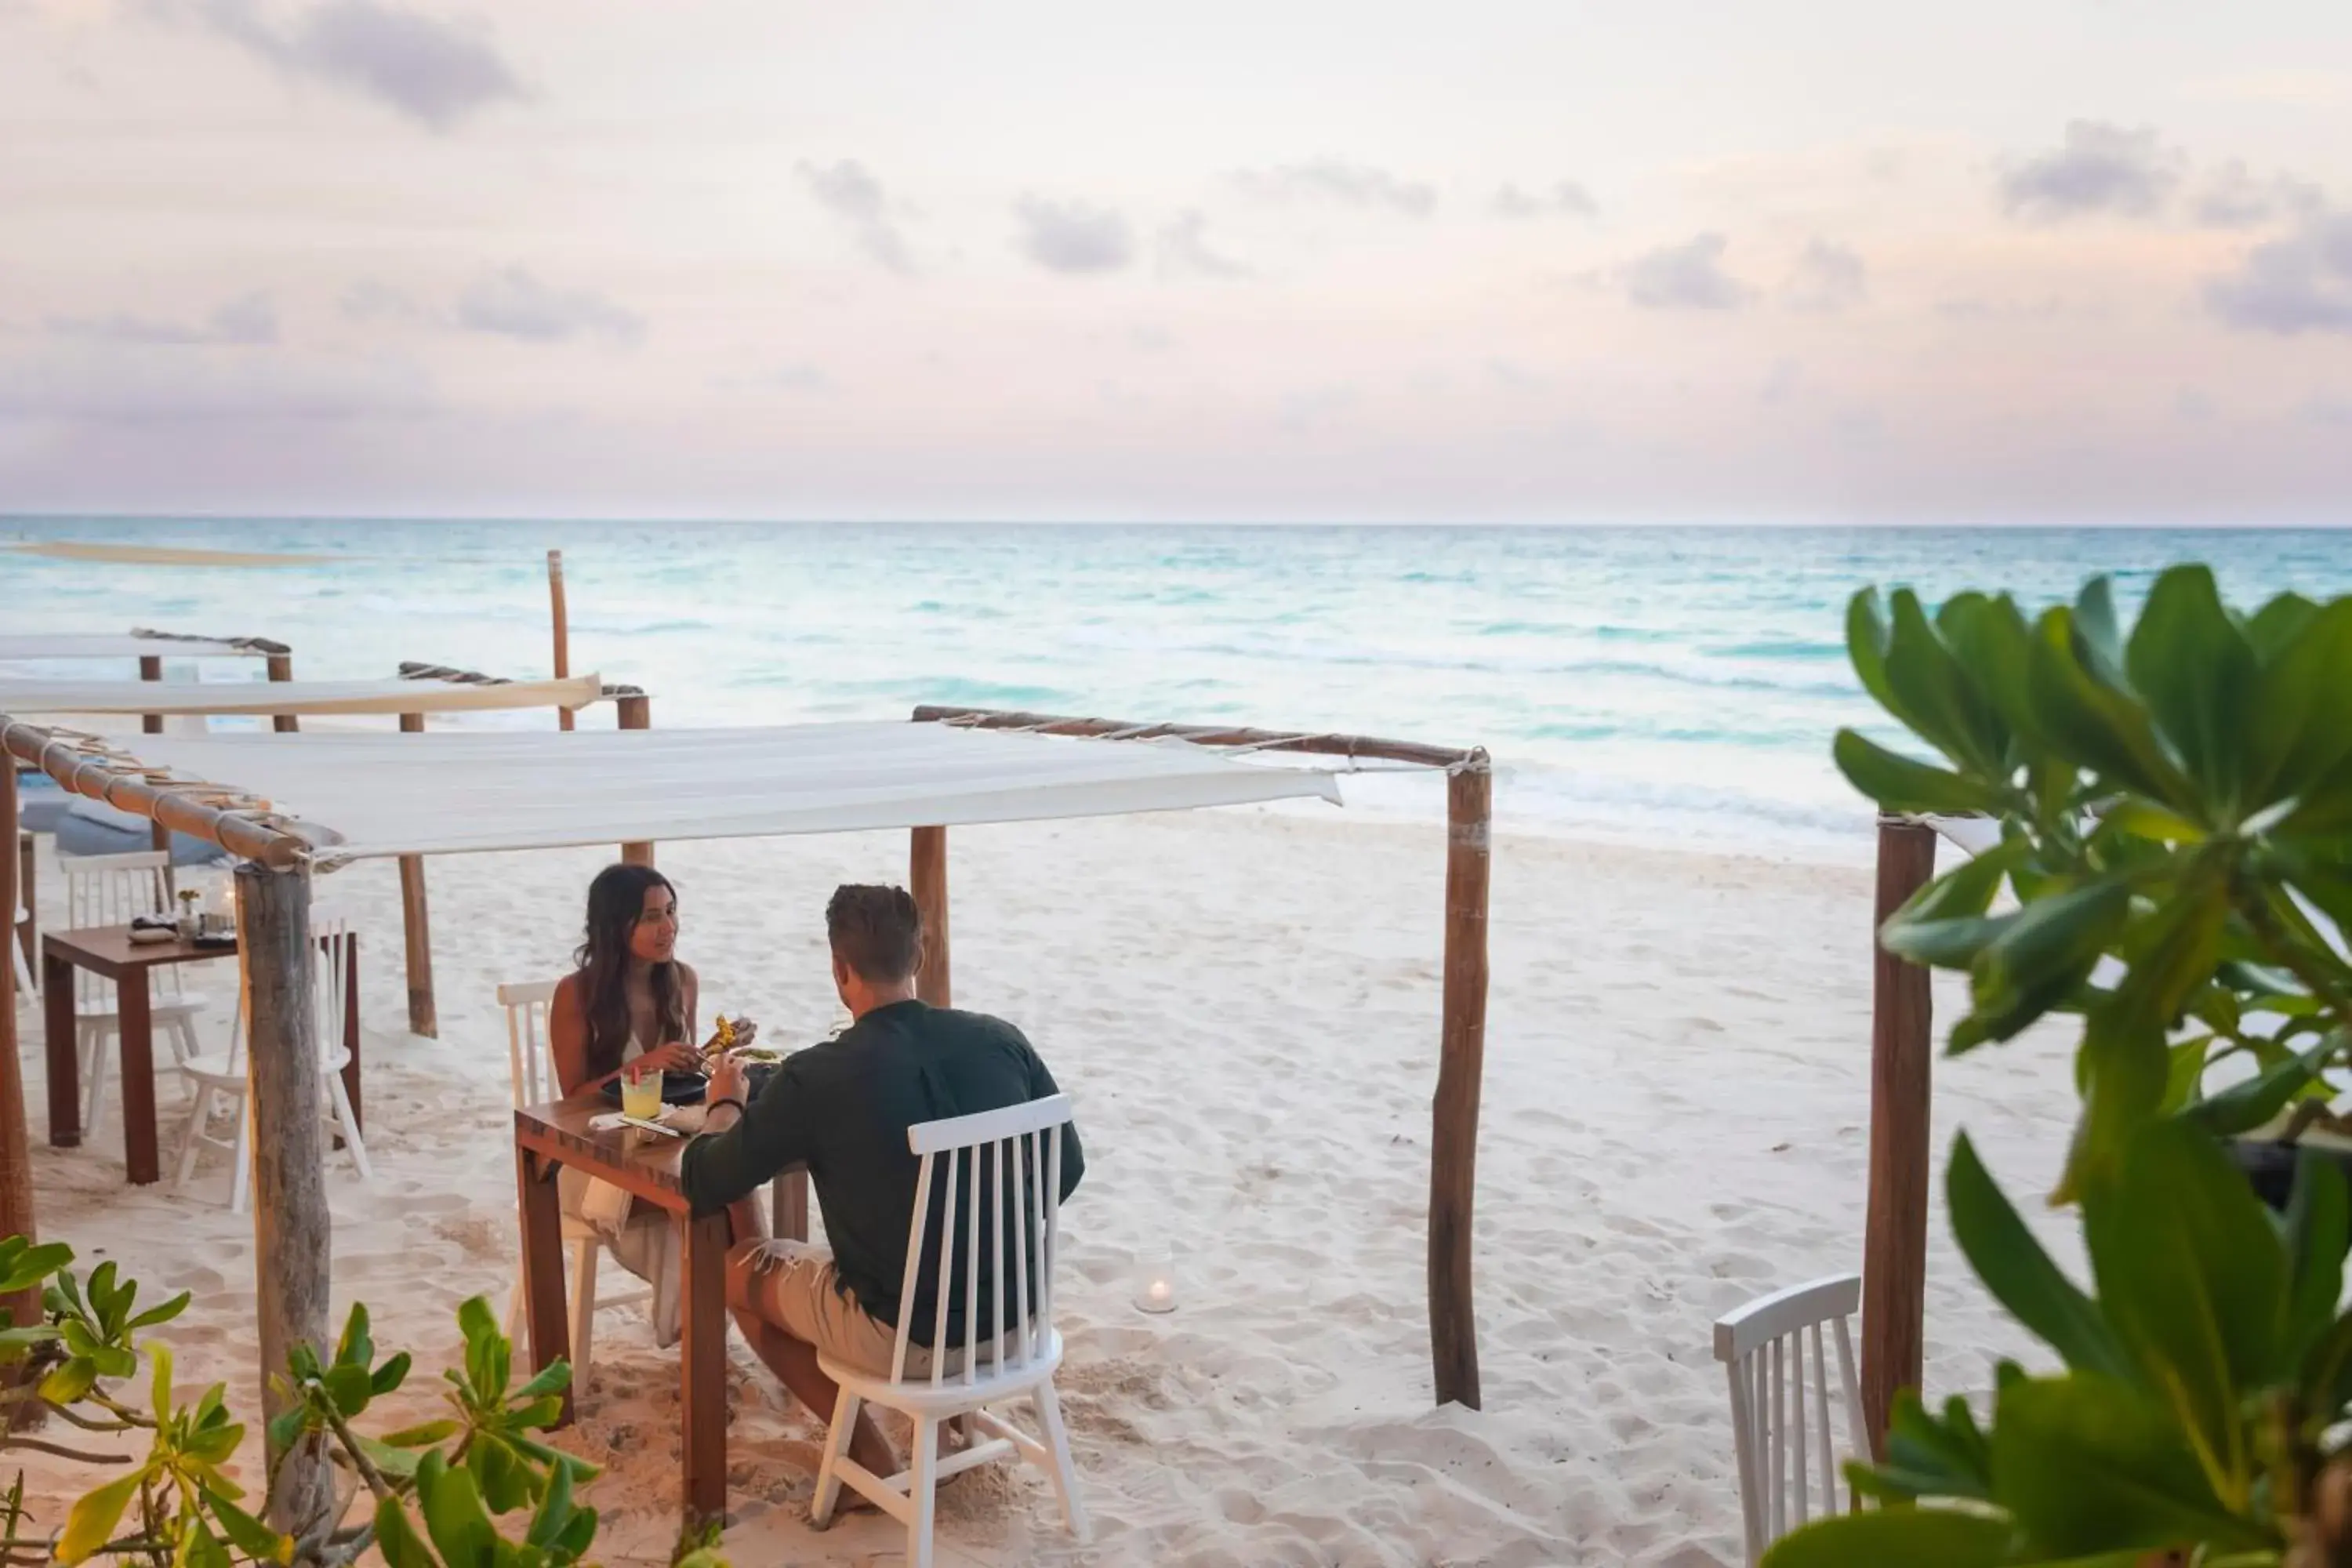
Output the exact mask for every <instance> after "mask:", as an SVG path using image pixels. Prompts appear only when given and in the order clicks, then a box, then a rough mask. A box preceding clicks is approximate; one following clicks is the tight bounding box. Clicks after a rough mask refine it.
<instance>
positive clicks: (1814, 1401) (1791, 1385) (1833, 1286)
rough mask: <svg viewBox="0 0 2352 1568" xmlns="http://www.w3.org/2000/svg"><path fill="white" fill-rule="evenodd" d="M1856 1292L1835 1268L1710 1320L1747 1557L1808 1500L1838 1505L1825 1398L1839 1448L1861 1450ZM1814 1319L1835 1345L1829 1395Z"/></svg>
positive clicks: (1775, 1536) (1824, 1506) (1799, 1516)
mask: <svg viewBox="0 0 2352 1568" xmlns="http://www.w3.org/2000/svg"><path fill="white" fill-rule="evenodd" d="M1861 1295H1862V1282H1861V1280H1860V1279H1859V1278H1857V1277H1855V1276H1853V1275H1841V1276H1839V1277H1837V1278H1834V1279H1822V1280H1816V1281H1814V1282H1813V1283H1811V1284H1809V1285H1801V1286H1798V1287H1796V1288H1795V1289H1789V1290H1782V1291H1780V1292H1777V1293H1775V1294H1773V1295H1770V1296H1767V1297H1764V1298H1762V1299H1761V1300H1757V1301H1753V1302H1751V1303H1749V1304H1748V1306H1746V1307H1743V1308H1741V1309H1739V1310H1738V1311H1736V1312H1733V1313H1731V1314H1729V1315H1728V1316H1727V1317H1724V1318H1722V1319H1719V1320H1718V1321H1717V1323H1716V1326H1715V1352H1716V1356H1717V1360H1719V1361H1721V1362H1722V1363H1724V1368H1725V1371H1726V1373H1727V1381H1728V1384H1729V1388H1730V1394H1731V1423H1732V1443H1733V1447H1734V1449H1735V1452H1736V1457H1737V1459H1738V1473H1739V1504H1740V1515H1741V1521H1742V1524H1743V1526H1744V1529H1745V1534H1746V1543H1745V1544H1746V1549H1747V1559H1748V1563H1751V1564H1752V1563H1757V1562H1759V1560H1761V1558H1762V1557H1763V1555H1764V1552H1765V1550H1766V1549H1767V1548H1768V1547H1769V1546H1770V1545H1771V1544H1772V1542H1775V1541H1777V1540H1779V1539H1780V1537H1781V1536H1782V1535H1784V1534H1786V1533H1788V1532H1789V1531H1790V1530H1793V1529H1797V1528H1800V1527H1801V1526H1802V1525H1804V1524H1805V1523H1806V1522H1808V1521H1811V1519H1813V1518H1814V1517H1816V1513H1815V1509H1816V1500H1818V1505H1819V1511H1820V1513H1821V1514H1822V1515H1828V1514H1833V1513H1835V1512H1837V1511H1838V1509H1839V1507H1840V1502H1839V1495H1838V1494H1839V1489H1838V1481H1839V1456H1840V1453H1841V1450H1840V1448H1839V1447H1838V1446H1837V1434H1836V1432H1835V1430H1834V1428H1833V1426H1832V1420H1831V1409H1832V1405H1836V1406H1837V1407H1838V1408H1839V1409H1841V1410H1842V1411H1843V1426H1844V1428H1845V1447H1844V1449H1843V1452H1845V1453H1859V1452H1862V1451H1863V1447H1864V1426H1863V1422H1862V1402H1861V1397H1860V1394H1859V1392H1858V1390H1857V1389H1856V1387H1855V1383H1854V1374H1853V1335H1852V1330H1851V1326H1850V1324H1851V1320H1852V1319H1853V1315H1854V1313H1855V1312H1856V1311H1857V1310H1859V1309H1860V1306H1861ZM1824 1325H1827V1326H1828V1329H1829V1331H1830V1333H1831V1334H1832V1335H1833V1336H1834V1339H1835V1343H1836V1345H1837V1352H1838V1368H1837V1371H1838V1391H1837V1394H1836V1395H1835V1396H1834V1397H1833V1396H1832V1390H1831V1385H1830V1366H1829V1354H1828V1344H1829V1342H1828V1341H1827V1340H1825V1338H1824V1336H1823V1326H1824ZM1808 1341H1810V1342H1811V1353H1810V1354H1808V1352H1807V1342H1808ZM1809 1363H1810V1368H1811V1371H1810V1375H1808V1364H1809ZM1809 1405H1810V1406H1811V1407H1810V1408H1808V1406H1809ZM1847 1501H1848V1503H1849V1504H1850V1503H1851V1502H1852V1499H1851V1496H1849V1498H1848V1499H1847Z"/></svg>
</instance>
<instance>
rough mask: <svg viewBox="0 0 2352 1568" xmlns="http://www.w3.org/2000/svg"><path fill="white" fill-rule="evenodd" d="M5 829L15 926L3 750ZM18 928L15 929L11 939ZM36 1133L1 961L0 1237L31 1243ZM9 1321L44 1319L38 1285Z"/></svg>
mask: <svg viewBox="0 0 2352 1568" xmlns="http://www.w3.org/2000/svg"><path fill="white" fill-rule="evenodd" d="M0 828H5V829H6V830H7V835H8V837H7V838H6V840H5V842H6V843H7V845H8V846H9V848H10V853H8V854H6V855H0V910H6V911H7V914H8V919H9V923H10V925H11V926H12V927H13V926H14V925H15V923H16V904H17V901H18V900H19V899H20V898H21V896H22V894H21V892H20V890H19V889H18V888H17V886H16V882H17V875H18V860H17V857H16V854H15V852H14V851H15V846H16V758H14V757H12V756H10V755H8V753H7V752H5V750H0ZM8 940H9V941H11V942H14V941H15V940H16V931H14V930H11V931H9V933H8ZM32 1142H33V1140H32V1132H31V1130H30V1129H29V1128H27V1127H26V1124H25V1074H24V1069H23V1067H22V1065H21V1064H20V1063H19V1061H18V1059H17V1056H16V965H15V964H13V963H0V1237H7V1236H21V1237H24V1238H25V1239H26V1241H27V1242H32V1241H37V1240H39V1239H40V1238H39V1237H38V1236H37V1234H36V1233H35V1230H34V1226H33V1157H32ZM0 1308H5V1309H6V1310H7V1312H8V1318H9V1321H10V1322H12V1323H14V1324H16V1327H18V1328H20V1329H21V1328H28V1327H30V1326H31V1325H33V1324H35V1323H37V1322H39V1321H41V1292H40V1288H39V1287H38V1286H36V1287H34V1288H33V1289H30V1290H26V1291H23V1292H20V1293H19V1294H17V1295H15V1296H10V1297H6V1298H5V1299H0Z"/></svg>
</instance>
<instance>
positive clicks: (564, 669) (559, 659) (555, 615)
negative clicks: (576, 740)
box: [547, 550, 572, 730]
mask: <svg viewBox="0 0 2352 1568" xmlns="http://www.w3.org/2000/svg"><path fill="white" fill-rule="evenodd" d="M547 599H548V610H549V612H550V617H551V621H552V629H553V631H554V634H555V679H558V680H562V679H564V678H565V677H567V676H569V675H570V674H571V673H572V617H571V616H570V615H569V614H568V613H567V612H566V610H565V608H564V604H563V552H562V551H561V550H551V551H549V552H547ZM555 722H556V727H557V728H559V729H563V730H569V729H571V728H572V710H571V709H569V708H559V709H557V710H555Z"/></svg>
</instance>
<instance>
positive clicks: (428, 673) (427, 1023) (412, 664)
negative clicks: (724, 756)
mask: <svg viewBox="0 0 2352 1568" xmlns="http://www.w3.org/2000/svg"><path fill="white" fill-rule="evenodd" d="M562 554H563V552H562V551H560V550H551V551H549V552H548V555H549V558H550V559H549V563H548V568H549V570H550V572H551V573H557V574H560V573H561V572H562ZM560 592H561V589H560V578H559V595H560ZM557 606H558V616H559V618H558V622H557V624H558V626H561V625H562V620H561V610H562V599H561V597H560V596H559V598H558V600H557ZM569 665H570V660H569V658H564V659H562V661H560V662H559V664H558V668H557V669H556V674H558V675H569V674H570V673H571V669H570V668H569ZM399 673H400V679H403V680H447V681H455V682H457V683H458V684H460V685H464V686H509V685H511V684H513V683H512V682H511V681H510V680H509V679H508V678H507V677H505V676H503V675H485V674H483V673H482V672H481V671H480V670H478V669H458V668H455V667H454V666H451V665H446V664H426V663H425V662H424V661H423V660H421V659H403V660H402V661H401V663H400V671H399ZM604 696H606V697H608V698H611V699H612V700H614V701H615V702H621V703H625V702H626V701H627V700H629V699H631V698H635V699H636V700H638V701H639V702H644V701H645V700H646V698H645V693H644V692H643V691H641V690H639V689H637V688H636V687H634V686H607V687H605V688H604ZM555 712H556V717H557V718H558V719H560V720H561V721H562V724H563V727H564V728H565V729H566V730H569V729H571V728H572V710H570V709H568V708H559V709H557V710H555ZM640 717H641V718H642V717H644V715H643V714H642V713H641V714H640ZM400 728H401V731H402V732H403V733H404V734H422V733H423V732H424V731H425V715H424V714H422V713H403V714H402V715H401V716H400ZM635 728H637V729H643V728H645V725H644V724H643V723H640V724H638V725H636V726H635ZM651 848H652V847H651V846H647V847H646V850H647V854H648V857H650V854H651ZM627 852H628V847H627V846H623V847H622V855H623V858H627ZM646 864H647V865H651V864H652V860H651V859H650V858H648V859H647V860H646ZM400 928H401V938H402V947H403V950H404V956H405V959H406V962H407V965H408V1032H409V1033H410V1034H412V1035H422V1036H424V1037H425V1038H427V1039H438V1038H440V1036H441V1021H440V1020H441V1008H440V1004H439V1002H438V1001H437V1000H436V997H435V995H434V991H433V911H432V908H431V904H430V901H429V900H428V899H427V897H426V891H425V857H423V856H422V855H403V856H401V857H400Z"/></svg>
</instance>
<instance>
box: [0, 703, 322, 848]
mask: <svg viewBox="0 0 2352 1568" xmlns="http://www.w3.org/2000/svg"><path fill="white" fill-rule="evenodd" d="M0 754H5V755H6V756H11V757H15V758H16V759H18V760H19V761H21V762H26V763H32V764H33V765H34V766H35V767H37V768H39V769H40V770H41V771H42V772H43V773H47V774H48V775H49V776H50V777H51V778H53V779H55V780H57V781H58V783H59V784H63V785H65V787H66V788H68V789H69V790H72V791H73V792H74V793H75V794H77V795H88V796H89V798H90V799H92V800H102V801H104V802H106V804H107V805H111V806H114V807H116V808H117V809H119V810H122V811H128V812H134V813H136V814H137V815H139V816H144V817H147V818H149V819H150V820H152V821H155V822H160V823H162V824H163V826H166V827H169V828H171V829H172V830H173V832H176V833H185V834H187V835H189V836H190V837H195V838H201V839H204V840H205V842H207V843H211V844H217V845H219V846H220V847H222V848H224V849H226V850H227V851H228V852H229V853H230V854H232V855H236V856H241V857H243V858H247V859H249V860H258V861H260V862H261V863H262V864H263V865H265V866H268V867H271V868H279V869H282V868H286V867H289V866H293V865H296V864H298V863H299V862H300V861H301V859H302V858H304V857H305V856H307V855H308V854H309V853H310V845H309V844H307V843H306V842H304V841H303V840H302V839H300V838H299V837H295V836H294V835H293V834H291V833H286V832H281V831H280V830H279V829H278V828H275V827H272V826H269V825H268V824H267V823H262V822H256V821H254V820H252V819H251V818H250V817H247V816H239V815H238V814H236V813H235V812H230V811H223V810H221V809H220V808H219V807H217V806H212V805H204V804H202V803H201V802H198V801H194V800H191V799H189V798H188V797H187V796H186V795H181V794H179V793H177V792H176V791H173V790H170V789H158V788H156V787H155V786H154V785H153V784H149V783H148V782H147V781H146V780H145V779H144V778H143V777H140V776H137V775H134V774H131V773H121V772H117V771H116V769H115V767H114V766H113V764H112V763H110V762H109V761H108V760H107V759H105V758H102V757H91V756H88V755H85V754H84V753H83V752H80V751H79V750H77V749H76V748H75V747H74V746H72V745H71V744H69V743H68V742H65V741H61V740H59V739H58V737H57V735H56V734H55V732H54V731H48V730H45V729H43V728H42V727H41V726H39V725H37V724H27V723H26V722H25V721H23V720H21V719H11V718H9V717H7V716H6V715H5V714H0Z"/></svg>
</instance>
